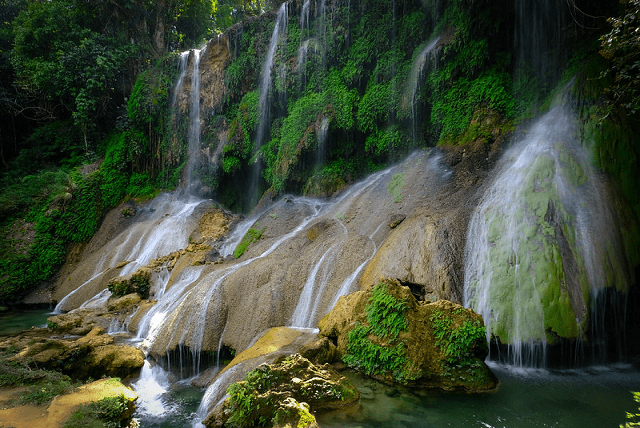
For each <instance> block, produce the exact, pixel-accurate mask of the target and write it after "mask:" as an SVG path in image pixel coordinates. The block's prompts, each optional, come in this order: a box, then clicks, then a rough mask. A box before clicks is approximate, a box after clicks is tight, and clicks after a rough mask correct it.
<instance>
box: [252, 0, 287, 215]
mask: <svg viewBox="0 0 640 428" xmlns="http://www.w3.org/2000/svg"><path fill="white" fill-rule="evenodd" d="M287 19H288V16H287V3H286V2H284V3H282V4H281V5H280V8H279V9H278V15H277V16H276V22H275V26H274V27H273V33H272V34H271V41H270V42H269V49H268V51H267V56H266V59H265V61H264V66H263V68H262V79H261V81H260V100H259V104H258V108H259V109H260V111H259V115H258V129H257V133H256V143H255V148H254V155H255V156H257V155H258V151H259V150H260V147H262V144H263V143H264V139H265V137H266V133H267V130H268V128H269V126H270V109H269V107H270V100H269V92H270V89H271V80H272V79H271V72H272V68H273V60H274V58H275V54H276V48H277V47H278V41H279V40H280V35H281V34H283V33H284V32H285V31H286V29H287ZM253 162H254V163H253V167H252V174H251V184H250V189H249V198H254V199H257V198H258V197H259V196H258V194H257V192H258V182H259V181H260V171H261V169H262V168H261V166H260V161H259V160H258V159H257V158H256V159H254V161H253ZM255 202H257V200H255V201H252V203H251V205H254V204H255Z"/></svg>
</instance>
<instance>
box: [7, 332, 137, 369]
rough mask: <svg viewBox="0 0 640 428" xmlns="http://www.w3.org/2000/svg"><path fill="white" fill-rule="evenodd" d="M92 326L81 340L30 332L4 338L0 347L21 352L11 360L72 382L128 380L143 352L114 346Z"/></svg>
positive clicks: (109, 338)
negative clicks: (60, 374)
mask: <svg viewBox="0 0 640 428" xmlns="http://www.w3.org/2000/svg"><path fill="white" fill-rule="evenodd" d="M103 333H104V330H103V329H102V328H101V327H94V328H93V330H91V331H90V332H89V333H88V334H87V335H86V336H82V337H80V338H77V337H75V338H74V337H71V338H58V337H55V336H53V337H52V336H51V331H50V330H49V329H32V330H28V331H26V332H24V333H22V334H19V335H14V336H11V337H7V338H5V339H4V340H2V341H0V346H2V347H8V346H14V347H16V348H18V349H20V352H18V353H17V354H16V355H15V356H13V357H12V358H11V360H16V361H26V362H27V363H29V364H34V365H37V366H38V367H41V368H46V369H50V370H58V371H61V372H63V373H65V374H67V375H69V376H71V377H73V378H75V379H87V378H89V377H92V378H94V379H96V378H101V377H103V376H111V377H120V378H127V377H129V376H132V375H133V374H135V373H136V372H137V371H138V370H140V368H141V367H142V366H143V365H144V353H143V352H142V351H141V350H139V349H137V348H134V347H132V346H126V345H116V344H114V343H113V338H112V337H111V336H109V335H106V334H103Z"/></svg>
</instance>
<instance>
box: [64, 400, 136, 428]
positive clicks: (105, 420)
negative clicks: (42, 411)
mask: <svg viewBox="0 0 640 428" xmlns="http://www.w3.org/2000/svg"><path fill="white" fill-rule="evenodd" d="M127 410H128V401H127V399H126V397H125V396H124V395H119V396H117V397H106V398H103V399H102V400H100V401H96V402H93V403H91V404H88V405H86V406H83V407H81V408H80V409H78V410H76V411H75V412H74V413H73V414H72V415H71V417H70V418H69V419H68V420H67V421H66V422H65V423H64V424H63V425H62V428H85V427H89V428H119V427H120V426H121V424H120V422H121V421H122V416H123V415H124V414H125V413H126V412H127Z"/></svg>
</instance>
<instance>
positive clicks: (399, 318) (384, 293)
mask: <svg viewBox="0 0 640 428" xmlns="http://www.w3.org/2000/svg"><path fill="white" fill-rule="evenodd" d="M407 308H408V306H407V302H406V301H405V300H398V299H396V298H395V297H394V296H393V295H392V294H391V293H389V290H388V286H387V284H386V283H384V282H381V283H379V284H377V285H376V286H375V287H373V295H372V296H371V299H370V300H369V304H368V305H367V306H366V308H365V312H366V314H367V322H368V323H369V325H370V326H371V327H370V328H371V332H372V333H374V334H375V335H376V336H378V337H382V338H385V339H388V340H390V341H394V340H396V339H397V338H398V335H399V334H400V333H402V332H404V331H407V330H408V329H409V324H408V323H407V320H406V319H405V317H404V313H405V311H406V310H407Z"/></svg>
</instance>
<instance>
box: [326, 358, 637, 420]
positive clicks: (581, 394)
mask: <svg viewBox="0 0 640 428" xmlns="http://www.w3.org/2000/svg"><path fill="white" fill-rule="evenodd" d="M490 367H491V369H492V370H493V371H494V373H495V374H496V375H497V376H498V378H499V379H500V385H499V387H498V389H497V390H496V391H493V392H490V393H483V394H459V393H433V392H431V393H428V392H416V391H410V390H408V389H405V388H396V387H389V386H385V385H382V384H380V383H377V382H375V381H373V380H371V379H368V378H365V377H362V376H360V375H358V374H357V373H353V372H348V373H345V374H346V375H347V376H348V377H349V379H351V381H352V382H353V383H354V384H355V385H356V386H357V387H358V389H360V390H361V393H362V398H361V400H360V401H361V406H360V408H359V409H357V410H356V411H352V412H351V413H338V412H333V413H328V414H324V415H318V418H317V419H318V423H319V425H320V426H321V427H322V428H338V427H340V428H343V427H353V428H355V427H358V428H374V427H376V428H378V427H398V428H423V427H424V428H427V427H433V428H436V427H482V428H498V427H500V428H529V427H531V428H533V427H535V428H539V427H555V428H569V427H575V428H589V427H593V428H607V427H612V428H614V427H615V428H617V427H618V426H619V424H621V423H624V421H625V412H627V411H633V410H637V408H638V405H637V403H635V402H634V401H633V399H632V396H631V394H630V392H629V391H632V390H633V391H637V390H639V389H640V372H638V370H637V369H635V368H633V367H632V366H631V365H617V366H607V367H589V368H584V369H580V370H563V371H549V370H536V369H514V368H511V367H508V366H502V365H496V364H493V363H490Z"/></svg>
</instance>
